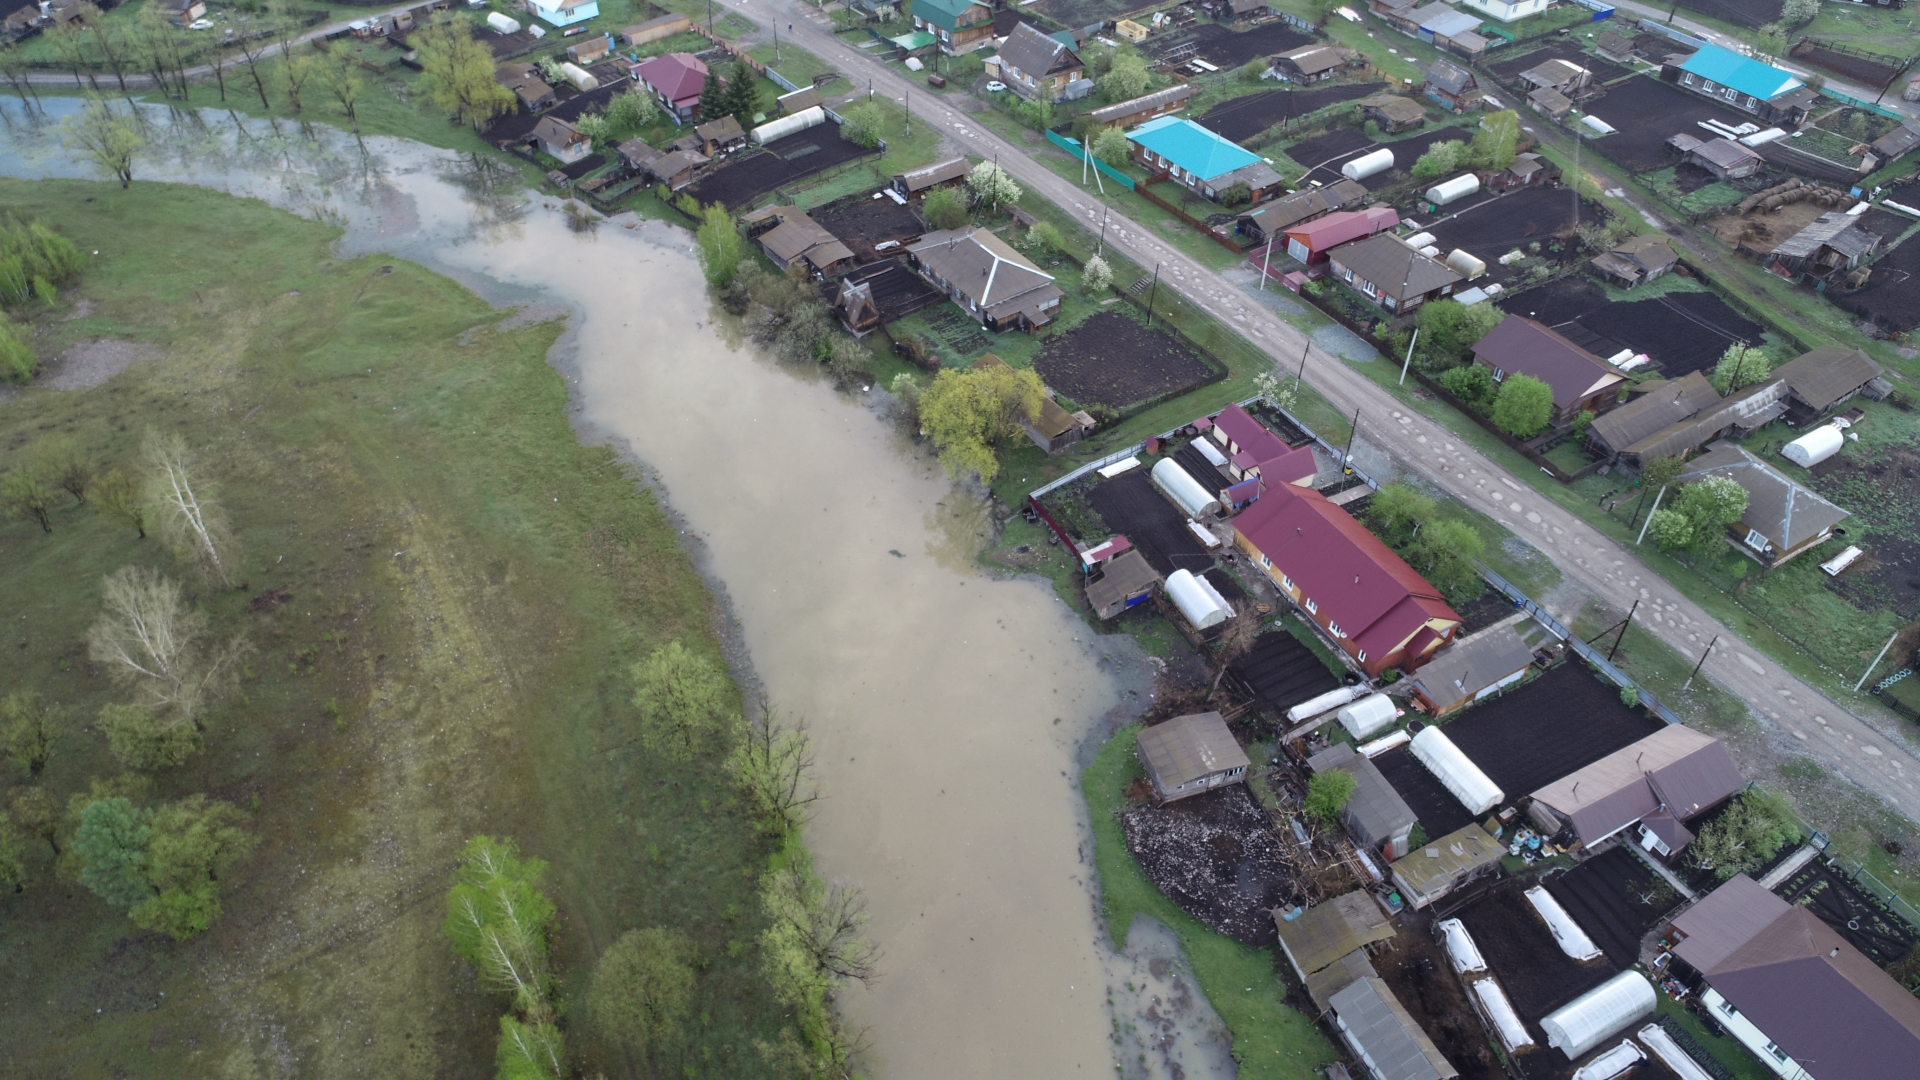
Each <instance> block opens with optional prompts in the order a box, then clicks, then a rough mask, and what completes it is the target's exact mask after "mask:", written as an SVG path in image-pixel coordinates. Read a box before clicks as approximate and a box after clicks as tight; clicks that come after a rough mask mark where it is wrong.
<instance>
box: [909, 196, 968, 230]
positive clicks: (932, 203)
mask: <svg viewBox="0 0 1920 1080" xmlns="http://www.w3.org/2000/svg"><path fill="white" fill-rule="evenodd" d="M920 216H921V217H924V218H926V219H927V224H929V225H931V226H933V227H934V228H936V229H957V228H959V227H960V226H962V225H965V224H966V223H967V200H966V199H965V198H963V197H962V196H961V195H960V193H959V192H958V191H956V190H954V189H953V188H950V187H944V188H941V189H940V190H938V191H935V192H932V193H931V194H929V195H928V196H927V197H926V199H925V200H923V201H922V202H921V203H920Z"/></svg>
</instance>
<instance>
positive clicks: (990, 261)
mask: <svg viewBox="0 0 1920 1080" xmlns="http://www.w3.org/2000/svg"><path fill="white" fill-rule="evenodd" d="M907 258H908V260H909V261H910V262H911V263H912V264H913V267H914V269H916V270H918V271H919V272H920V274H921V276H922V277H924V278H926V279H927V281H928V282H930V283H932V284H933V285H934V286H935V287H936V288H938V289H940V290H941V291H943V292H945V293H946V294H947V296H948V297H949V298H950V299H951V300H952V301H953V302H954V303H955V304H958V305H960V308H961V310H963V311H965V312H966V313H967V314H969V315H971V316H973V317H974V318H975V319H978V320H980V322H981V323H982V324H983V325H985V326H986V327H987V328H988V329H989V330H995V331H1000V330H1037V329H1039V328H1040V327H1042V326H1045V325H1047V324H1048V323H1050V322H1052V321H1053V317H1054V315H1056V314H1058V313H1059V310H1060V299H1061V297H1063V296H1065V295H1066V294H1065V293H1064V292H1062V291H1061V289H1060V286H1058V285H1056V284H1054V281H1053V275H1052V274H1049V273H1047V272H1046V271H1045V270H1042V269H1040V268H1039V267H1037V266H1035V265H1033V263H1031V262H1029V261H1027V258H1026V257H1025V256H1023V255H1021V254H1020V253H1019V252H1017V251H1015V250H1013V248H1011V247H1009V246H1008V245H1007V242H1006V241H1005V240H1002V239H1000V238H999V237H998V236H995V235H994V234H993V233H992V232H990V231H988V230H986V229H983V228H980V227H979V226H977V225H969V226H967V227H966V228H964V229H956V230H952V231H943V232H930V233H928V234H926V235H925V236H923V237H921V238H920V239H919V241H918V242H916V243H914V244H913V245H912V246H911V247H909V248H907Z"/></svg>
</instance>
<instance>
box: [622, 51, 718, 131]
mask: <svg viewBox="0 0 1920 1080" xmlns="http://www.w3.org/2000/svg"><path fill="white" fill-rule="evenodd" d="M627 74H629V75H631V76H632V77H633V79H634V81H635V82H638V83H640V84H641V85H643V86H645V87H646V88H647V89H649V90H651V91H653V93H654V96H655V97H658V98H659V99H660V104H661V105H662V106H664V107H665V108H666V110H667V112H668V113H669V114H670V115H671V116H672V117H673V118H674V120H675V121H677V122H679V123H682V124H684V123H686V122H687V121H689V120H692V119H693V112H694V109H695V108H697V107H698V106H699V104H700V91H701V90H703V89H705V88H706V85H707V65H706V64H704V63H702V62H701V60H700V58H699V57H697V56H694V55H693V54H692V53H667V54H665V55H663V56H655V57H650V58H648V59H646V60H642V61H641V62H640V63H638V64H635V65H633V66H632V67H630V68H628V69H627Z"/></svg>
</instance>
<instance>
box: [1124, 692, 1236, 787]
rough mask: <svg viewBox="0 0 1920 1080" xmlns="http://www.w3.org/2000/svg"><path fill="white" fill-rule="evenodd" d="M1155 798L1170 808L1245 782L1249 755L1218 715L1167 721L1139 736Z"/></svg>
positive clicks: (1142, 758)
mask: <svg viewBox="0 0 1920 1080" xmlns="http://www.w3.org/2000/svg"><path fill="white" fill-rule="evenodd" d="M1136 748H1137V750H1138V751H1139V754H1140V764H1141V766H1142V767H1144V768H1145V769H1146V773H1147V781H1148V782H1149V783H1151V784H1152V785H1153V794H1154V798H1155V799H1156V800H1158V801H1159V802H1161V803H1170V802H1173V801H1174V800H1176V799H1184V798H1186V797H1188V796H1190V795H1198V794H1200V793H1201V792H1203V791H1212V790H1213V789H1214V788H1217V787H1223V786H1225V785H1227V784H1238V783H1242V782H1244V781H1245V780H1246V777H1247V766H1248V765H1250V764H1252V763H1251V762H1250V761H1248V760H1247V753H1246V751H1244V750H1242V749H1240V744H1239V743H1238V742H1235V741H1234V738H1233V732H1231V731H1229V730H1227V722H1226V721H1225V720H1222V719H1221V718H1220V714H1219V713H1217V712H1206V713H1193V714H1191V715H1188V716H1177V717H1175V718H1173V719H1172V720H1166V721H1162V722H1161V723H1158V724H1155V725H1153V726H1152V727H1150V728H1146V729H1144V730H1142V731H1141V732H1140V739H1139V742H1138V744H1137V746H1136Z"/></svg>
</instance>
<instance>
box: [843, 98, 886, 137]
mask: <svg viewBox="0 0 1920 1080" xmlns="http://www.w3.org/2000/svg"><path fill="white" fill-rule="evenodd" d="M840 115H841V117H842V118H843V120H844V122H843V123H842V124H841V125H840V134H841V136H842V137H844V138H846V139H847V140H848V141H849V142H851V143H853V144H854V145H856V146H864V147H866V148H868V149H872V148H873V147H876V146H879V145H880V128H881V126H882V125H883V124H884V123H885V122H886V119H885V117H883V116H882V115H881V113H880V106H878V105H876V104H874V103H873V102H871V101H867V102H862V103H861V104H859V105H855V106H853V107H852V108H850V109H848V110H847V111H845V112H843V113H841V114H840Z"/></svg>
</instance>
